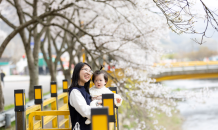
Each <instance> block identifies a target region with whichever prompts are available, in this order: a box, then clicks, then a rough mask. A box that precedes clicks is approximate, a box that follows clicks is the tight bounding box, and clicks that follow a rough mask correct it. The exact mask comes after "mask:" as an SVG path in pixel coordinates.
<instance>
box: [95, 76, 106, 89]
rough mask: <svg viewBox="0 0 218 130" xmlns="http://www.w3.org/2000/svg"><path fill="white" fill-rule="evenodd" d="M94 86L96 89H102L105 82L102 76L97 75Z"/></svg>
mask: <svg viewBox="0 0 218 130" xmlns="http://www.w3.org/2000/svg"><path fill="white" fill-rule="evenodd" d="M94 84H95V87H97V88H102V87H104V85H105V84H106V81H105V79H104V74H99V75H97V76H96V77H95V80H94Z"/></svg>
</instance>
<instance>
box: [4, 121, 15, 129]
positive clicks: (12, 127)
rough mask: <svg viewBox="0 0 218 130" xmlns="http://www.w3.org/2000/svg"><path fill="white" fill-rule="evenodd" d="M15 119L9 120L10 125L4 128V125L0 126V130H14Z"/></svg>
mask: <svg viewBox="0 0 218 130" xmlns="http://www.w3.org/2000/svg"><path fill="white" fill-rule="evenodd" d="M15 125H16V124H15V121H13V122H11V127H10V128H7V129H5V128H4V127H0V130H15Z"/></svg>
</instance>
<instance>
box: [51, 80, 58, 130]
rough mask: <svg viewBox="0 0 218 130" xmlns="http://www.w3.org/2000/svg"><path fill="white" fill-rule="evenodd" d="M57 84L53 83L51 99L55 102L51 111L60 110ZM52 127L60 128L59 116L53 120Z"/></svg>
mask: <svg viewBox="0 0 218 130" xmlns="http://www.w3.org/2000/svg"><path fill="white" fill-rule="evenodd" d="M57 95H58V94H57V83H56V82H55V81H52V82H51V97H52V98H55V99H56V100H55V102H52V103H51V110H58V99H57ZM52 127H53V128H58V116H56V118H54V119H53V120H52Z"/></svg>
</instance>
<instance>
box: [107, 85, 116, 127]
mask: <svg viewBox="0 0 218 130" xmlns="http://www.w3.org/2000/svg"><path fill="white" fill-rule="evenodd" d="M108 88H109V89H110V90H111V91H112V92H113V93H114V94H117V87H108ZM114 107H115V112H116V113H115V119H116V127H117V129H118V130H119V119H118V107H117V106H114Z"/></svg>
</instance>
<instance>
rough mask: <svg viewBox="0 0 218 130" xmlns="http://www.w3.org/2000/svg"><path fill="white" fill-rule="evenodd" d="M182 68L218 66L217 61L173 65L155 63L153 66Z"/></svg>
mask: <svg viewBox="0 0 218 130" xmlns="http://www.w3.org/2000/svg"><path fill="white" fill-rule="evenodd" d="M166 65H169V66H170V67H183V66H202V65H218V61H190V62H174V63H155V64H154V66H166Z"/></svg>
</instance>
